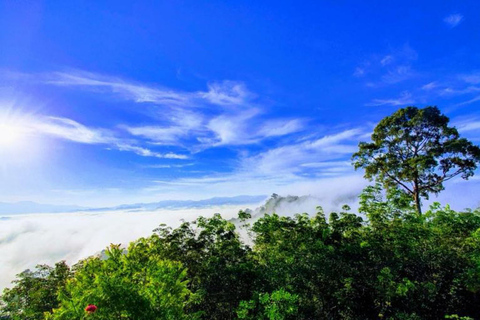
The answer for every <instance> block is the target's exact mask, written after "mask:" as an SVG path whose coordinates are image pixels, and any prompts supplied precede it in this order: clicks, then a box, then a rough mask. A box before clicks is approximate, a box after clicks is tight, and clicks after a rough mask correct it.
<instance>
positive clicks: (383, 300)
mask: <svg viewBox="0 0 480 320" xmlns="http://www.w3.org/2000/svg"><path fill="white" fill-rule="evenodd" d="M448 122H449V119H448V118H447V117H446V116H444V115H442V114H440V112H439V110H438V109H437V108H436V107H427V108H423V109H418V108H415V107H407V108H404V109H400V110H398V111H397V112H395V113H394V114H393V115H391V116H389V117H386V118H385V119H383V120H382V121H381V122H380V123H379V124H378V125H377V127H376V128H375V130H374V133H373V134H372V142H369V143H360V146H359V150H358V152H357V153H355V154H354V155H353V158H352V160H353V164H354V166H355V167H356V168H358V169H363V170H365V177H366V178H367V179H370V180H372V184H371V186H369V187H367V188H365V189H364V191H363V192H362V194H361V195H360V196H359V209H358V212H351V211H352V210H351V209H350V208H349V207H348V206H343V207H342V208H341V210H339V212H331V213H329V214H326V213H324V211H323V210H322V208H321V207H318V208H317V213H316V214H315V215H314V216H309V215H307V214H296V215H294V216H292V217H284V216H279V215H277V214H266V215H264V216H262V217H252V215H251V213H250V212H249V211H240V212H239V214H238V219H235V221H228V220H225V219H223V218H222V217H221V215H219V214H215V215H214V216H212V217H208V218H205V217H201V218H199V219H197V220H196V221H193V222H184V223H182V224H181V226H180V227H178V228H175V229H172V228H170V227H168V226H165V225H161V226H159V227H158V228H156V229H155V230H154V232H153V234H152V235H151V236H149V237H146V238H141V239H138V240H137V241H134V242H132V243H130V245H129V246H128V248H127V249H123V248H121V247H120V246H119V245H111V246H110V247H109V248H107V250H106V252H105V257H90V258H88V259H85V260H83V261H80V262H78V263H77V264H75V265H73V266H72V267H69V266H67V264H66V263H65V262H59V263H57V264H56V265H55V266H53V267H51V266H46V265H39V266H37V268H36V270H34V271H25V272H23V273H20V274H19V275H18V277H17V279H16V280H15V281H14V282H13V287H12V288H9V289H5V291H4V292H3V295H2V298H1V311H0V318H2V317H3V318H2V319H64V320H73V319H92V320H93V319H105V320H107V319H132V320H133V319H149V320H150V319H218V320H224V319H276V320H280V319H399V320H400V319H444V318H450V319H480V297H479V291H480V210H478V209H476V210H464V211H461V212H457V211H454V210H452V209H451V208H450V207H449V206H448V205H441V204H439V203H435V204H433V205H432V206H430V208H424V210H423V211H422V202H421V201H422V199H426V198H428V197H429V195H431V194H437V193H439V192H441V191H442V190H443V188H444V185H443V183H444V182H446V181H447V180H449V179H451V178H454V177H457V176H458V177H459V178H460V177H461V178H464V179H468V178H469V177H470V176H472V175H473V174H474V172H475V170H476V168H477V164H478V163H479V162H480V148H478V147H477V146H475V145H473V144H472V143H471V142H469V141H467V140H466V139H463V138H460V137H459V134H458V132H457V130H456V129H455V128H454V127H449V126H448ZM425 209H426V210H425ZM240 234H241V235H240Z"/></svg>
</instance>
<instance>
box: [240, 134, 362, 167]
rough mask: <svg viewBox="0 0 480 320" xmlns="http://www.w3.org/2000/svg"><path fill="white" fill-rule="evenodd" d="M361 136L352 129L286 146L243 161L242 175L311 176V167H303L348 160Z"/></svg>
mask: <svg viewBox="0 0 480 320" xmlns="http://www.w3.org/2000/svg"><path fill="white" fill-rule="evenodd" d="M363 133H364V131H363V130H361V129H359V128H354V129H348V130H344V131H341V132H338V133H334V134H331V135H326V136H324V137H321V138H317V139H309V140H305V141H302V142H299V143H293V144H286V145H283V146H280V147H277V148H273V149H269V150H267V151H264V152H261V153H259V154H257V155H253V156H249V157H245V158H243V159H242V164H241V168H243V170H245V171H252V170H254V171H256V172H257V173H258V174H260V175H265V174H267V175H270V174H275V175H278V174H285V173H287V174H305V173H311V170H309V168H311V167H309V166H305V164H308V163H318V162H325V161H332V160H339V159H341V160H343V159H345V158H346V157H347V158H348V157H349V155H350V154H352V153H353V152H355V151H356V149H357V144H358V142H359V141H360V136H362V134H363ZM317 173H321V171H317Z"/></svg>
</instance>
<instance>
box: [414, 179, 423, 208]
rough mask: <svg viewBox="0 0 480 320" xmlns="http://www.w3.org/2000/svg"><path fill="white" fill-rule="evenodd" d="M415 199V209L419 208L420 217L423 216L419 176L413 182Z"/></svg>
mask: <svg viewBox="0 0 480 320" xmlns="http://www.w3.org/2000/svg"><path fill="white" fill-rule="evenodd" d="M413 183H414V184H413V199H414V200H415V207H416V208H417V212H418V215H419V216H421V215H422V203H421V200H420V190H419V187H418V175H416V177H415V180H414V181H413Z"/></svg>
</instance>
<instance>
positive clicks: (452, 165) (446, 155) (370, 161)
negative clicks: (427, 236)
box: [353, 107, 480, 213]
mask: <svg viewBox="0 0 480 320" xmlns="http://www.w3.org/2000/svg"><path fill="white" fill-rule="evenodd" d="M448 123H449V118H448V117H447V116H445V115H442V114H441V113H440V110H439V109H438V108H437V107H426V108H423V109H419V108H417V107H406V108H403V109H400V110H398V111H396V112H395V113H393V114H392V115H391V116H388V117H385V118H384V119H382V120H381V121H380V122H379V123H378V125H377V126H376V127H375V129H374V132H373V134H372V136H371V138H372V142H369V143H367V142H361V143H360V144H359V150H358V152H356V153H355V154H354V155H353V160H354V166H355V168H356V169H357V168H363V169H365V177H366V178H368V179H372V178H375V179H377V180H378V181H380V182H381V183H383V185H384V186H385V187H386V188H387V189H391V188H402V189H403V190H404V191H405V192H407V193H408V194H409V195H411V196H412V198H413V200H414V201H415V204H416V207H417V210H418V212H419V213H421V198H422V197H423V198H428V195H429V194H430V193H434V194H438V193H439V192H440V191H442V190H443V189H444V185H443V183H444V182H445V181H448V180H450V179H452V178H454V177H456V176H461V177H462V178H463V179H468V178H469V177H471V176H472V175H473V174H474V171H475V169H476V168H477V164H478V163H479V162H480V148H479V147H478V146H475V145H474V144H472V143H471V142H470V141H468V140H467V139H465V138H460V136H459V133H458V131H457V129H456V128H454V127H449V126H448Z"/></svg>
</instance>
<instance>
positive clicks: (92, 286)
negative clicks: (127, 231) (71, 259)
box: [48, 241, 191, 320]
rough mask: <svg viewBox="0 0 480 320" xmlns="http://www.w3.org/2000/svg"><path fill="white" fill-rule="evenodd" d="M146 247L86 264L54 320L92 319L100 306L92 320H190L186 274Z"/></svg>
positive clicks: (112, 253) (137, 246) (67, 289)
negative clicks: (91, 307) (90, 308)
mask: <svg viewBox="0 0 480 320" xmlns="http://www.w3.org/2000/svg"><path fill="white" fill-rule="evenodd" d="M144 245H145V243H144V242H143V241H140V242H139V243H138V244H137V243H132V244H131V245H130V247H129V249H128V252H125V251H124V250H122V249H120V247H119V246H114V245H112V246H111V247H110V248H109V249H108V250H107V252H106V255H107V259H105V260H101V259H100V258H90V259H87V260H85V261H84V262H83V263H82V266H81V267H79V268H78V270H77V271H76V273H75V276H74V278H73V279H71V280H70V281H68V283H67V285H66V287H65V289H64V290H62V291H61V293H60V296H59V297H60V302H61V306H60V308H58V309H55V310H54V312H53V315H51V316H49V317H48V318H49V319H65V320H74V319H86V315H87V313H86V311H85V307H86V306H88V305H89V304H94V305H95V306H97V307H98V309H97V311H96V312H95V313H94V314H90V315H89V316H88V319H99V320H100V319H105V320H107V319H108V320H109V319H138V320H141V319H145V320H147V319H148V320H154V319H159V320H160V319H162V320H163V319H172V320H173V319H186V315H185V313H184V308H185V307H186V305H187V304H188V302H189V300H190V298H191V293H190V291H189V290H188V289H187V281H186V270H185V268H184V267H183V266H182V265H181V264H180V263H178V262H173V261H168V260H163V259H160V258H159V257H158V256H156V255H150V254H149V252H148V251H145V250H144V249H145V246H144ZM189 319H190V318H189Z"/></svg>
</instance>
